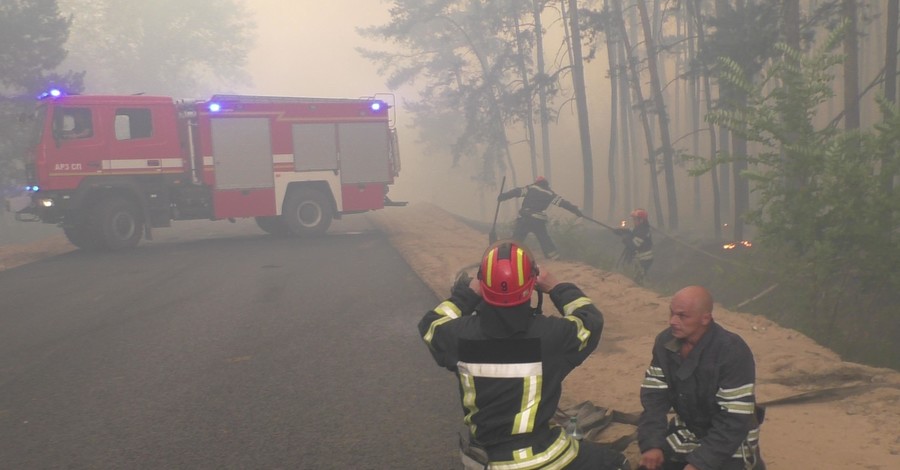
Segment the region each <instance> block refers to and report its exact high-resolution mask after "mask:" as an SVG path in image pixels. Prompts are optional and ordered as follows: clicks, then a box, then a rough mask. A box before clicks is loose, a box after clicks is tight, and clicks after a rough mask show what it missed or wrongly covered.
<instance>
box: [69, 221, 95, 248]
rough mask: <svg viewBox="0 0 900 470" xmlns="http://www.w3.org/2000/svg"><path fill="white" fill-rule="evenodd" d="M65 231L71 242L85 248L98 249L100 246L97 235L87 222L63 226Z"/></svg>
mask: <svg viewBox="0 0 900 470" xmlns="http://www.w3.org/2000/svg"><path fill="white" fill-rule="evenodd" d="M63 233H64V234H65V235H66V238H67V239H68V240H69V243H71V244H73V245H75V246H77V247H78V248H81V249H83V250H96V249H97V248H100V246H99V243H98V240H97V236H96V235H95V234H94V233H93V232H92V231H91V229H90V227H88V226H87V225H86V224H83V223H80V224H77V225H72V226H63Z"/></svg>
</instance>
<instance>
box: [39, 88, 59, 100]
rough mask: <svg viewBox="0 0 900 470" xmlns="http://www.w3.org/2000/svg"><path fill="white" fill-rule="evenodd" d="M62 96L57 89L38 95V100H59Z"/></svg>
mask: <svg viewBox="0 0 900 470" xmlns="http://www.w3.org/2000/svg"><path fill="white" fill-rule="evenodd" d="M62 95H63V92H62V90H60V89H59V88H51V89H49V90H47V91H45V92H43V93H41V94H40V95H38V99H39V100H42V99H44V98H59V97H60V96H62Z"/></svg>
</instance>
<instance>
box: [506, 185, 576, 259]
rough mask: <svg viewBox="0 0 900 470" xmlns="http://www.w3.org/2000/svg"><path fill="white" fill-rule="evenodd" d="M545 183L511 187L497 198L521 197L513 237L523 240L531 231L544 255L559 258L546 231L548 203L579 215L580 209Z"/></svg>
mask: <svg viewBox="0 0 900 470" xmlns="http://www.w3.org/2000/svg"><path fill="white" fill-rule="evenodd" d="M546 186H548V185H546V184H539V183H535V184H529V185H527V186H522V187H520V188H515V189H511V190H509V191H507V192H505V193H502V194H500V196H499V197H498V198H497V200H499V201H505V200H507V199H512V198H514V197H522V198H524V199H523V200H522V207H521V208H520V209H519V218H518V219H516V226H515V228H514V229H513V236H512V237H513V238H514V239H515V240H518V241H519V242H524V241H525V237H527V236H528V234H529V233H533V234H534V236H535V237H537V240H538V243H540V244H541V251H543V252H544V256H546V257H547V258H550V259H557V258H559V252H557V251H556V245H555V244H554V243H553V240H552V239H551V238H550V234H549V233H548V232H547V213H546V212H544V211H546V210H547V208H548V207H550V205H554V206H559V207H562V208H563V209H565V210H567V211H569V212H571V213H573V214H575V215H576V216H579V217H581V211H580V210H578V207H577V206H576V205H574V204H572V203H571V202H569V201H567V200H565V199H563V198H562V197H560V196H559V195H557V194H556V193H554V192H553V190H551V189H550V188H549V187H546Z"/></svg>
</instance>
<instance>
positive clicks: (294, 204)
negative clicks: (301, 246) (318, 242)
mask: <svg viewBox="0 0 900 470" xmlns="http://www.w3.org/2000/svg"><path fill="white" fill-rule="evenodd" d="M281 216H282V217H283V218H284V223H285V224H286V225H287V227H288V228H289V229H290V231H291V233H292V234H294V235H299V236H304V237H305V236H315V235H322V234H324V233H325V232H326V231H327V230H328V227H329V226H330V225H331V219H332V218H333V217H334V211H333V210H332V208H331V201H329V199H328V197H327V196H326V195H325V194H323V193H322V192H321V191H319V190H316V189H314V188H302V189H299V190H296V191H291V193H290V194H289V195H288V197H287V199H286V200H285V201H284V211H283V212H282V215H281Z"/></svg>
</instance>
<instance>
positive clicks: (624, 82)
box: [612, 0, 641, 211]
mask: <svg viewBox="0 0 900 470" xmlns="http://www.w3.org/2000/svg"><path fill="white" fill-rule="evenodd" d="M615 1H619V0H615ZM619 34H621V32H619ZM616 62H617V63H618V64H619V68H618V70H617V71H616V82H615V83H613V84H612V85H613V86H615V87H618V88H619V102H620V103H621V105H620V106H619V123H620V124H621V125H620V126H619V129H620V131H619V133H620V134H621V136H620V142H621V143H622V146H621V147H622V170H623V181H625V201H624V202H625V209H626V211H627V210H631V209H632V208H634V207H636V206H637V203H636V201H638V200H639V199H638V194H639V191H640V187H641V184H640V182H639V181H638V177H637V175H638V165H639V163H640V160H639V159H638V158H635V157H634V155H633V152H632V149H636V148H637V143H636V142H635V139H636V136H635V135H634V122H633V121H632V116H633V115H632V113H631V109H632V108H631V92H630V91H629V87H628V73H627V72H626V68H627V65H626V64H627V63H628V57H627V55H626V54H625V44H624V43H622V42H621V41H619V43H618V44H617V47H616Z"/></svg>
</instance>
